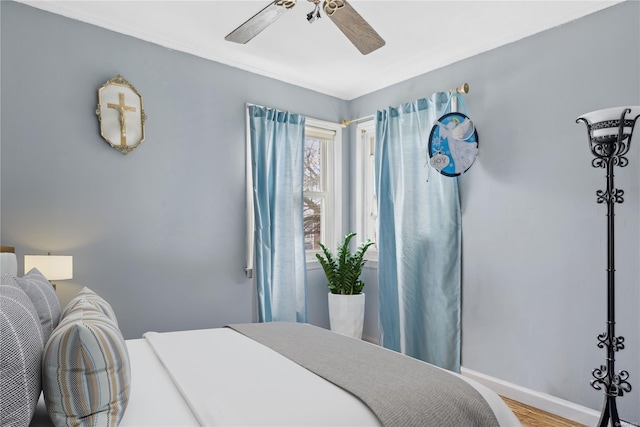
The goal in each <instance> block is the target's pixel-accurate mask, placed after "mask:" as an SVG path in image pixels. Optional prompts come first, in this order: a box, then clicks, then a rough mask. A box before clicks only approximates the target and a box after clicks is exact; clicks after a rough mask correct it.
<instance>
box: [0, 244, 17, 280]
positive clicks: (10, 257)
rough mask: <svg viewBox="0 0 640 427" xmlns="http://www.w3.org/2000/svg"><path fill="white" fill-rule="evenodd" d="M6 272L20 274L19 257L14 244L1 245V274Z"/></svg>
mask: <svg viewBox="0 0 640 427" xmlns="http://www.w3.org/2000/svg"><path fill="white" fill-rule="evenodd" d="M5 273H9V274H11V275H12V276H16V275H17V274H18V259H17V258H16V250H15V248H14V247H13V246H0V275H3V274H5Z"/></svg>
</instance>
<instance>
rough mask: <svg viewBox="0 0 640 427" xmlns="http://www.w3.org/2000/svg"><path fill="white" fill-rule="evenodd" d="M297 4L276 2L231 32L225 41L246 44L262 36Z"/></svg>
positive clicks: (293, 2) (277, 0) (279, 0)
mask: <svg viewBox="0 0 640 427" xmlns="http://www.w3.org/2000/svg"><path fill="white" fill-rule="evenodd" d="M295 4H296V2H295V0H294V1H291V0H289V1H282V0H275V1H273V2H271V3H270V4H269V5H268V6H267V7H265V8H264V9H262V10H261V11H260V12H258V13H256V14H255V15H253V16H252V17H251V18H249V19H248V20H247V21H246V22H245V23H244V24H242V25H240V26H239V27H238V28H236V29H235V30H233V31H232V32H230V33H229V34H228V35H227V36H226V37H225V38H224V39H225V40H227V41H230V42H235V43H241V44H245V43H247V42H248V41H249V40H251V39H252V38H254V37H255V36H257V35H258V34H260V33H261V32H262V31H263V30H264V29H265V28H267V27H268V26H269V25H271V24H273V23H274V22H275V21H276V20H277V19H278V18H279V17H280V16H282V15H283V14H284V13H285V12H286V11H287V10H289V9H291V8H292V7H293V6H295Z"/></svg>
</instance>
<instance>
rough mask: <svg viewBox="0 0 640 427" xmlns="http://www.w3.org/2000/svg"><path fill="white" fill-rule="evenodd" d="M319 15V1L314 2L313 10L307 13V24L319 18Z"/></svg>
mask: <svg viewBox="0 0 640 427" xmlns="http://www.w3.org/2000/svg"><path fill="white" fill-rule="evenodd" d="M320 17H321V16H320V3H316V6H315V7H314V8H313V10H312V11H311V12H309V13H307V21H309V24H313V23H314V22H315V21H316V20H318V19H320Z"/></svg>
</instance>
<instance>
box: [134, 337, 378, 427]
mask: <svg viewBox="0 0 640 427" xmlns="http://www.w3.org/2000/svg"><path fill="white" fill-rule="evenodd" d="M144 337H145V339H146V340H147V341H148V342H149V344H150V345H151V347H152V348H153V349H154V350H155V352H156V355H157V356H158V358H159V359H160V361H161V363H162V364H163V365H164V366H165V367H166V368H167V371H169V372H170V375H171V376H172V378H173V380H174V382H175V383H176V384H178V385H179V386H178V387H179V388H180V391H181V393H182V395H183V396H184V397H185V400H187V402H188V404H189V406H190V407H191V409H192V410H193V412H194V414H195V415H196V417H197V418H198V420H199V421H200V423H201V425H204V426H220V425H225V426H237V425H245V426H250V425H253V426H269V425H271V426H294V425H295V426H300V425H307V426H375V425H380V423H379V421H378V419H377V418H376V416H375V415H374V414H373V413H372V412H371V410H370V409H369V408H368V407H367V406H366V405H364V404H363V403H362V402H360V400H359V399H357V398H356V397H354V396H352V395H351V394H349V393H347V392H346V391H344V390H342V389H341V388H339V387H337V386H335V385H333V384H331V383H330V382H327V381H325V380H323V379H322V378H320V377H318V376H316V375H315V374H313V373H311V372H309V371H307V370H306V369H304V368H302V367H300V366H299V365H297V364H295V363H293V362H291V361H290V360H288V359H286V358H285V357H283V356H281V355H279V354H278V353H276V352H275V351H273V350H271V349H269V348H267V347H265V346H263V345H261V344H259V343H257V342H255V341H253V340H251V339H249V338H247V337H245V336H243V335H241V334H239V333H237V332H235V331H233V330H231V329H227V328H222V329H205V330H195V331H185V332H175V333H162V334H159V333H153V332H151V333H147V334H145V336H144Z"/></svg>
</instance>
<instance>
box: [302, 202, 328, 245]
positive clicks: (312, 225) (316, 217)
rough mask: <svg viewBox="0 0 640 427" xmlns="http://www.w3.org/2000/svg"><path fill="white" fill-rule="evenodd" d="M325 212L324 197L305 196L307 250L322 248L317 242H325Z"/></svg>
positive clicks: (304, 212) (304, 211)
mask: <svg viewBox="0 0 640 427" xmlns="http://www.w3.org/2000/svg"><path fill="white" fill-rule="evenodd" d="M323 212H324V200H323V198H322V197H307V196H305V197H304V207H303V218H304V248H305V249H306V250H316V249H320V246H318V243H317V242H323V241H324V240H323V239H324V238H323V235H322V233H323V231H324V230H323V229H324V227H323V222H324V221H323Z"/></svg>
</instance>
